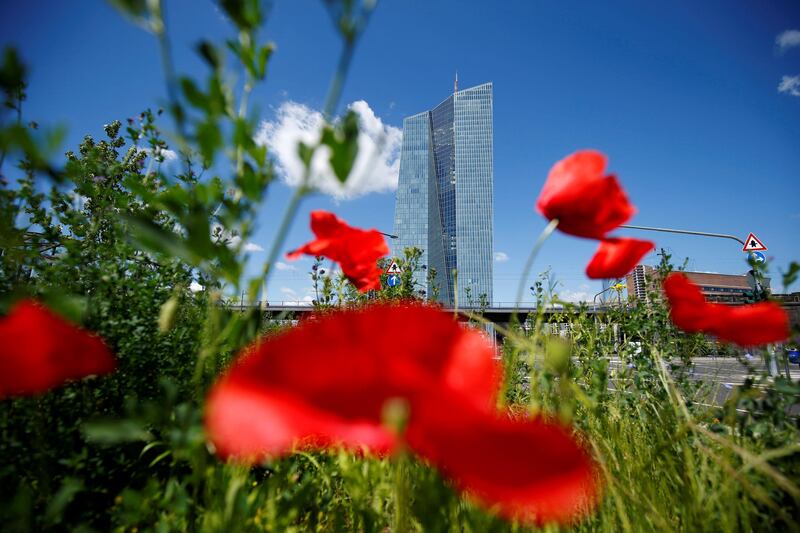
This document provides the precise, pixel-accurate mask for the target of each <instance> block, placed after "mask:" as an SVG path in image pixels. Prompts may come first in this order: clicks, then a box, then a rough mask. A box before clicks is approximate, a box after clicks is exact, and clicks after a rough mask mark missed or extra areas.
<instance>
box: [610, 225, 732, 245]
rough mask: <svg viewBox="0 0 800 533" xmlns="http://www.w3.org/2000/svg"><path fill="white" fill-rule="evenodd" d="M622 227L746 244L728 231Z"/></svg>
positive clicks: (624, 226) (623, 226)
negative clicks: (730, 240)
mask: <svg viewBox="0 0 800 533" xmlns="http://www.w3.org/2000/svg"><path fill="white" fill-rule="evenodd" d="M620 228H627V229H641V230H645V231H661V232H664V233H680V234H682V235H700V236H702V237H719V238H721V239H733V240H734V241H736V242H738V243H740V244H741V245H743V246H744V244H745V242H744V241H743V240H742V239H740V238H739V237H736V236H734V235H728V234H727V233H708V232H705V231H690V230H686V229H674V228H652V227H650V226H632V225H629V224H624V225H622V226H620Z"/></svg>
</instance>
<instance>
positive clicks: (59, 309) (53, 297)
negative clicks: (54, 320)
mask: <svg viewBox="0 0 800 533" xmlns="http://www.w3.org/2000/svg"><path fill="white" fill-rule="evenodd" d="M42 300H43V301H44V303H45V305H46V306H47V307H49V308H50V309H52V310H53V311H55V312H56V313H58V314H59V315H61V316H62V317H64V318H66V319H67V320H70V321H71V322H74V323H75V324H80V323H81V322H83V318H84V316H85V315H86V311H87V310H88V308H89V302H88V301H87V299H86V298H85V297H83V296H75V295H72V294H64V293H62V292H58V291H55V290H51V291H48V292H46V293H44V294H42Z"/></svg>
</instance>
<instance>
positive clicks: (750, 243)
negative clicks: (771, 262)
mask: <svg viewBox="0 0 800 533" xmlns="http://www.w3.org/2000/svg"><path fill="white" fill-rule="evenodd" d="M766 249H767V247H766V246H764V243H763V242H761V241H760V240H759V238H758V237H756V236H755V235H753V234H752V233H750V235H748V236H747V238H746V239H745V240H744V246H743V247H742V251H743V252H763V251H766Z"/></svg>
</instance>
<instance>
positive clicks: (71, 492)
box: [44, 477, 84, 526]
mask: <svg viewBox="0 0 800 533" xmlns="http://www.w3.org/2000/svg"><path fill="white" fill-rule="evenodd" d="M83 489H84V485H83V481H82V480H80V479H77V478H74V477H67V478H64V481H63V482H62V483H61V487H60V488H59V489H58V492H56V494H55V496H53V499H52V500H50V502H49V503H48V504H47V510H46V511H45V513H44V521H45V523H46V524H48V525H51V526H52V525H55V524H58V523H60V522H61V518H62V516H63V515H64V511H65V510H66V508H67V506H68V505H69V504H70V502H72V500H73V499H74V498H75V495H76V494H78V493H79V492H81V491H82V490H83Z"/></svg>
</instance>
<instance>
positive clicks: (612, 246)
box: [586, 238, 656, 279]
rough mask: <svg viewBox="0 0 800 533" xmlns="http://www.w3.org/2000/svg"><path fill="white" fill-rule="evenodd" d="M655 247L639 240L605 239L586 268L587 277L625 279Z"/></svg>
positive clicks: (653, 244) (650, 242)
mask: <svg viewBox="0 0 800 533" xmlns="http://www.w3.org/2000/svg"><path fill="white" fill-rule="evenodd" d="M655 246H656V245H655V243H653V242H652V241H641V240H638V239H621V238H609V239H603V240H602V241H600V246H599V247H598V248H597V251H596V252H595V254H594V257H592V260H591V261H589V264H588V265H587V266H586V275H587V276H589V277H590V278H592V279H609V278H622V277H625V276H626V275H627V274H628V273H629V272H630V271H631V270H633V268H634V267H635V266H636V265H637V264H638V263H639V261H641V259H642V257H644V256H645V255H646V254H647V253H648V252H650V251H651V250H653V249H654V248H655Z"/></svg>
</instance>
